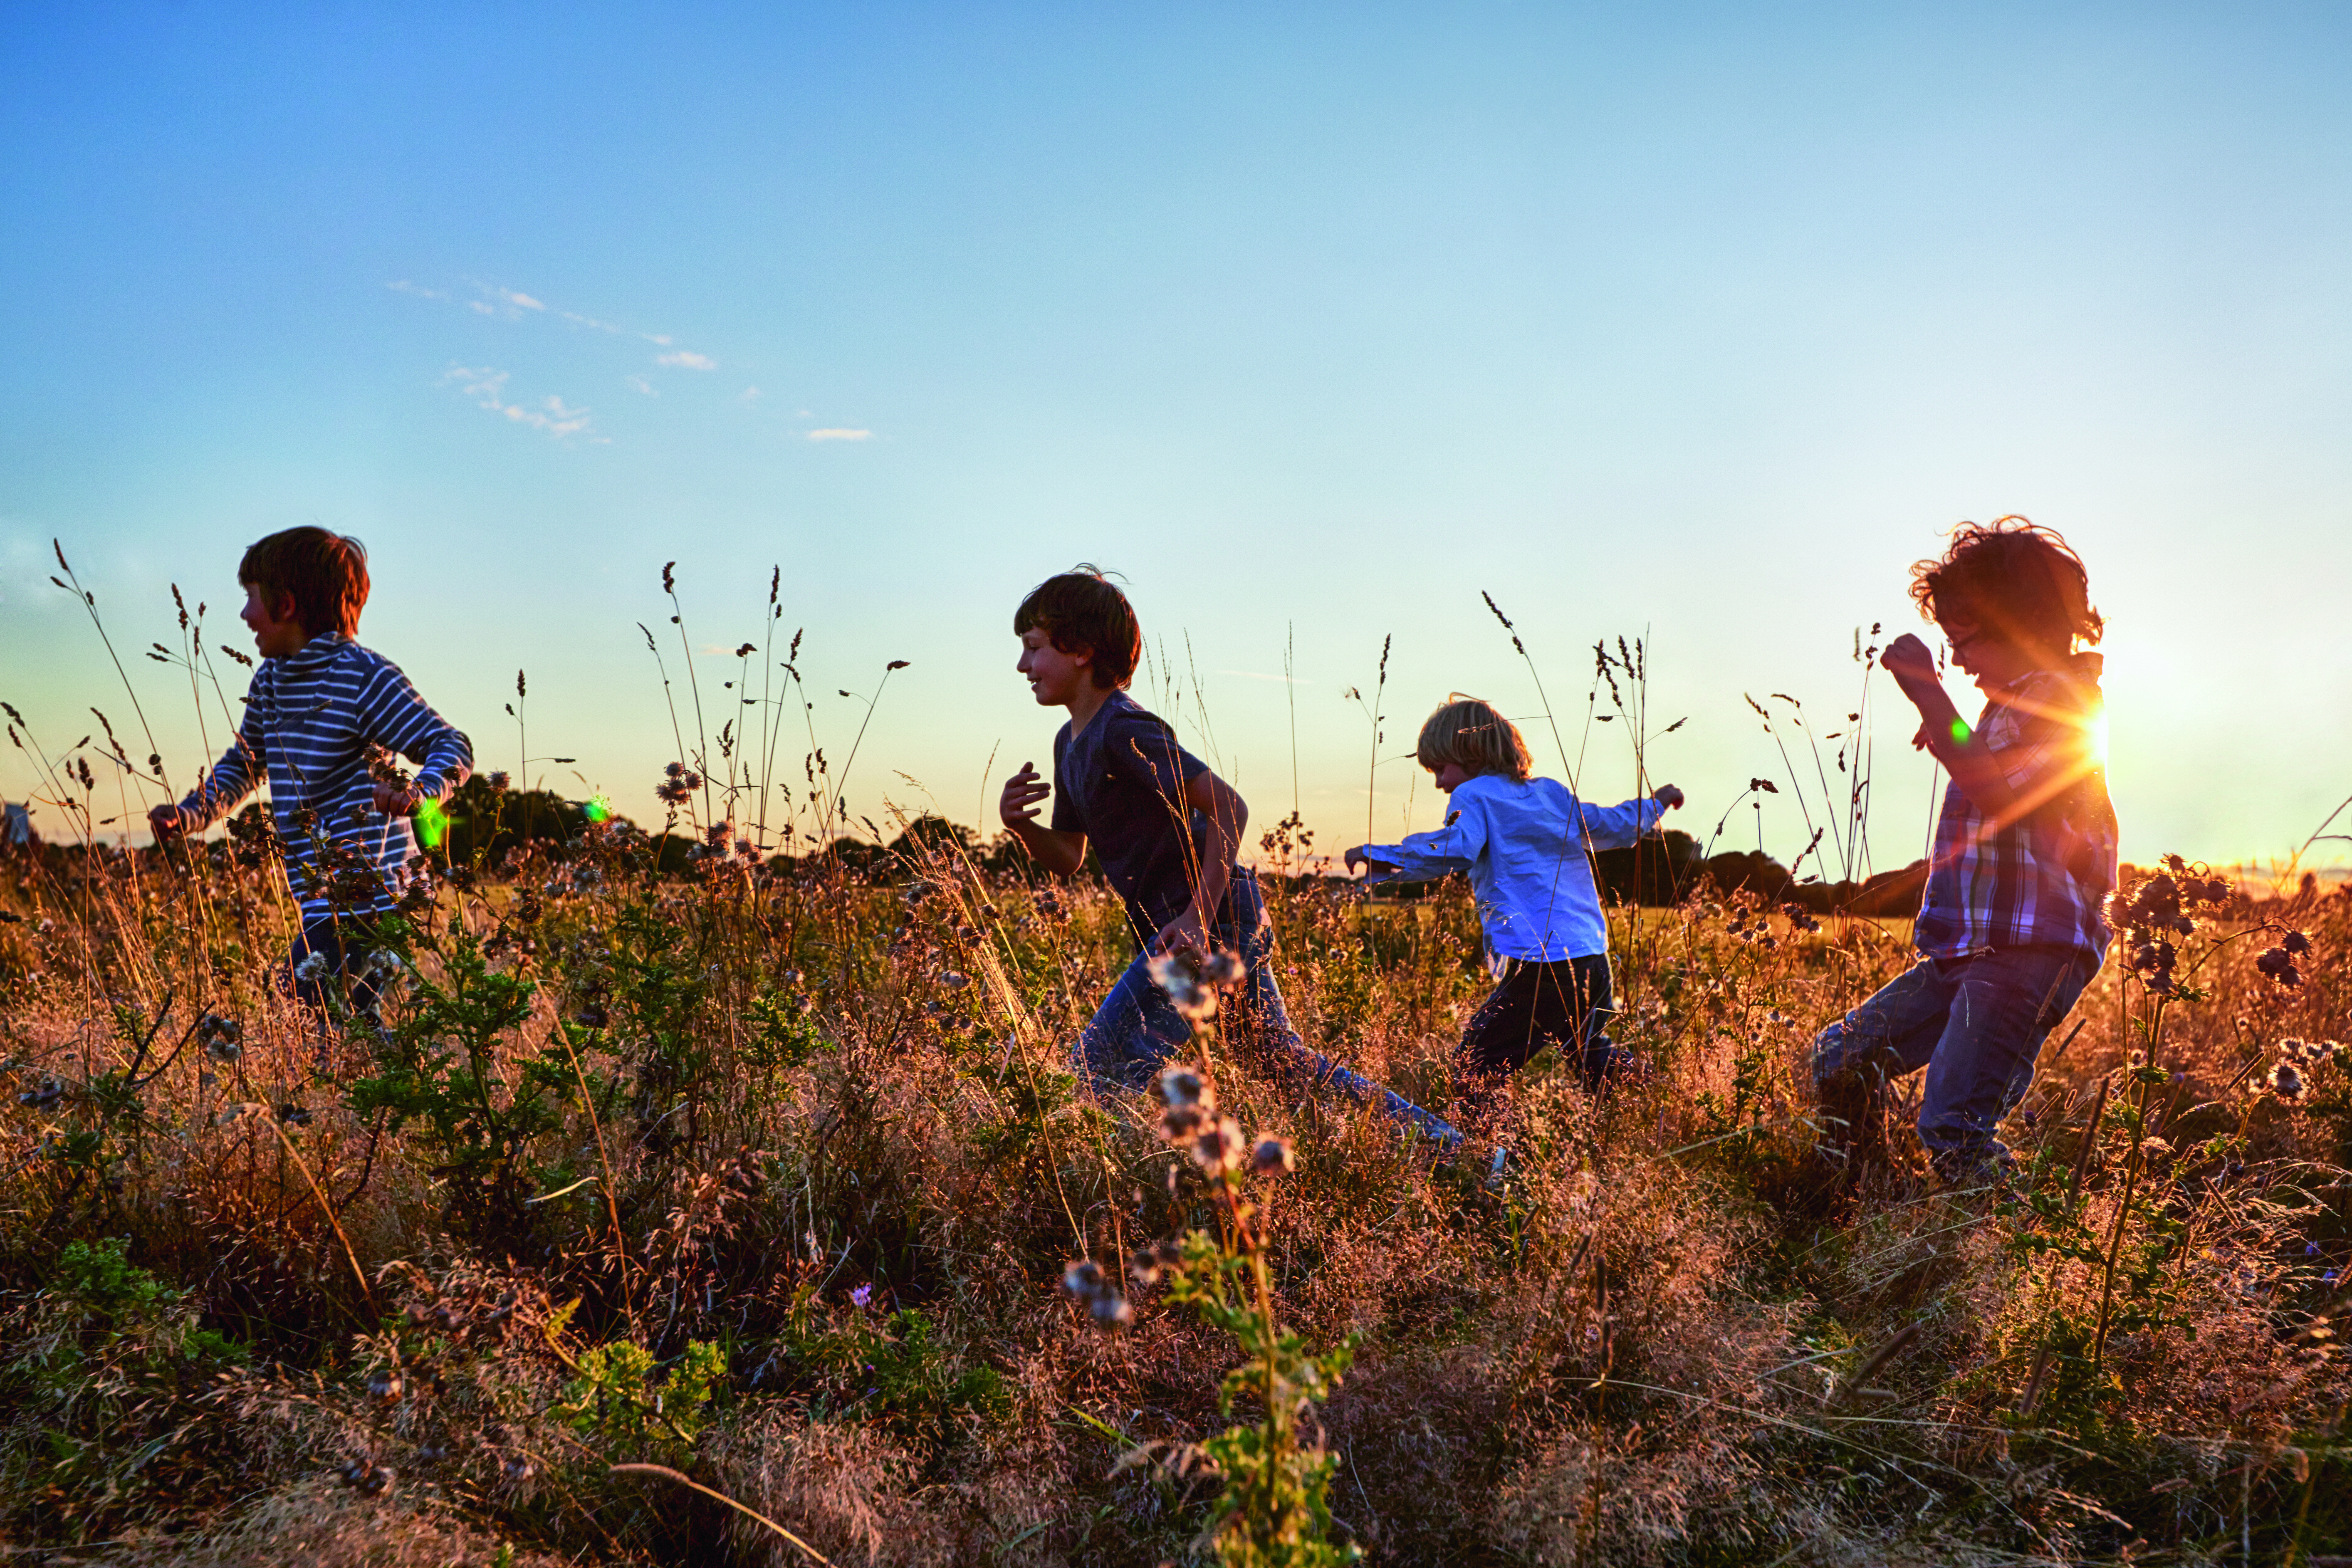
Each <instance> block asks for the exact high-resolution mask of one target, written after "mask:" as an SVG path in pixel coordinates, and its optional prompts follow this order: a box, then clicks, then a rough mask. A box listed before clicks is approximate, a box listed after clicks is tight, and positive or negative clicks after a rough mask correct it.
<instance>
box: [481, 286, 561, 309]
mask: <svg viewBox="0 0 2352 1568" xmlns="http://www.w3.org/2000/svg"><path fill="white" fill-rule="evenodd" d="M490 292H491V293H493V294H496V295H497V296H498V297H499V299H501V300H505V301H506V302H507V303H508V304H509V305H512V306H513V307H514V308H515V309H516V310H546V309H547V306H546V305H545V304H543V303H541V301H540V300H534V299H532V298H531V297H530V295H528V294H519V293H517V292H516V291H515V290H513V289H491V290H490Z"/></svg>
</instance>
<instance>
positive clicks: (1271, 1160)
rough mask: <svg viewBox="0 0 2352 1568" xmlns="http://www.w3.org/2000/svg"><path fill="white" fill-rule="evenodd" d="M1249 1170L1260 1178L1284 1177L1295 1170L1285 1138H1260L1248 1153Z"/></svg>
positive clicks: (1295, 1163) (1288, 1143)
mask: <svg viewBox="0 0 2352 1568" xmlns="http://www.w3.org/2000/svg"><path fill="white" fill-rule="evenodd" d="M1250 1169H1251V1170H1253V1171H1255V1172H1256V1173H1258V1174H1259V1175H1261V1176H1286V1175H1288V1174H1289V1173H1291V1172H1292V1171H1294V1170H1296V1169H1297V1162H1296V1161H1294V1160H1293V1159H1292V1158H1291V1154H1290V1140H1289V1139H1287V1138H1261V1139H1259V1140H1258V1141H1257V1147H1256V1148H1255V1149H1253V1150H1251V1151H1250Z"/></svg>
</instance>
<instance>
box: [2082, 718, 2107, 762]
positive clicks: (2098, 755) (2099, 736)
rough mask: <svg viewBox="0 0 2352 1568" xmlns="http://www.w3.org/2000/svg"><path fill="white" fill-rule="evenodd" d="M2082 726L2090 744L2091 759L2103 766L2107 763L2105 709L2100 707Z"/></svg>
mask: <svg viewBox="0 0 2352 1568" xmlns="http://www.w3.org/2000/svg"><path fill="white" fill-rule="evenodd" d="M2084 731H2085V733H2086V736H2087V738H2088V739H2089V741H2090V744H2091V761H2093V762H2094V763H2097V764H2098V765H2099V766H2101V767H2103V768H2104V767H2105V766H2106V765H2107V714H2106V710H2105V709H2101V710H2099V712H2098V714H2097V715H2096V716H2095V718H2093V719H2092V721H2090V723H2089V724H2087V725H2085V726H2084Z"/></svg>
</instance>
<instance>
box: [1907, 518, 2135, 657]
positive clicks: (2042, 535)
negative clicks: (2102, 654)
mask: <svg viewBox="0 0 2352 1568" xmlns="http://www.w3.org/2000/svg"><path fill="white" fill-rule="evenodd" d="M1911 597H1912V598H1913V599H1915V600H1916V601H1917V602H1918V605H1919V613H1920V615H1922V616H1926V617H1927V619H1929V620H1934V621H1941V620H1942V619H1943V618H1944V617H1945V616H1958V617H1961V618H1964V619H1967V620H1969V621H1973V622H1975V623H1976V624H1978V625H1979V626H1982V627H1984V628H1985V629H1986V630H1987V631H1990V632H1991V633H1992V634H1993V635H1994V636H1996V637H2000V638H2002V639H2003V640H2005V641H2008V642H2010V643H2012V644H2015V645H2017V646H2018V647H2026V648H2032V649H2036V650H2040V651H2043V652H2046V653H2053V654H2066V653H2070V652H2072V651H2073V650H2074V643H2075V641H2076V640H2077V639H2080V640H2081V641H2082V642H2084V644H2095V643H2096V642H2097V641H2098V640H2099V634H2100V633H2101V632H2102V631H2103V630H2104V629H2105V625H2106V622H2105V618H2104V617H2102V616H2100V614H2099V612H2098V611H2097V610H2095V609H2094V608H2093V607H2092V605H2091V574H2090V573H2089V572H2088V571H2086V570H2085V569H2084V565H2083V558H2082V557H2081V556H2079V555H2077V554H2075V553H2074V546H2073V545H2070V544H2068V543H2067V542H2066V539H2065V536H2064V535H2063V534H2061V533H2060V532H2059V531H2057V530H2056V529H2054V528H2044V527H2042V525H2041V524H2040V523H2038V522H2033V521H2029V520H2027V519H2025V518H2022V517H2018V516H2015V515H2011V516H2009V517H1997V518H1995V519H1993V521H1990V522H1982V523H1979V522H1964V523H1961V524H1960V525H1959V526H1958V528H1955V529H1954V530H1952V542H1951V543H1950V544H1949V545H1948V546H1947V547H1946V548H1945V551H1944V553H1943V554H1942V555H1940V556H1938V557H1937V559H1935V560H1933V561H1922V562H1919V563H1917V564H1916V565H1914V566H1913V567H1912V568H1911Z"/></svg>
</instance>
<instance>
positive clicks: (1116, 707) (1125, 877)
mask: <svg viewBox="0 0 2352 1568" xmlns="http://www.w3.org/2000/svg"><path fill="white" fill-rule="evenodd" d="M1208 771H1209V768H1208V764H1207V763H1203V762H1202V761H1201V759H1200V758H1198V757H1196V756H1194V755H1192V752H1188V751H1186V750H1185V749H1184V748H1183V747H1182V746H1181V745H1179V744H1178V743H1177V741H1176V731H1173V730H1171V729H1170V728H1169V727H1168V725H1167V724H1166V722H1165V721H1162V720H1160V718H1158V717H1157V716H1155V715H1154V714H1152V713H1150V712H1149V711H1147V710H1145V709H1144V708H1143V707H1142V706H1141V705H1140V704H1139V703H1138V702H1137V701H1136V700H1135V699H1134V698H1132V697H1129V695H1128V694H1127V693H1126V692H1124V691H1114V692H1112V693H1111V694H1110V697H1109V700H1107V701H1105V702H1104V703H1103V705H1102V707H1101V708H1099V709H1097V710H1096V712H1095V716H1094V718H1093V719H1092V720H1091V721H1088V722H1087V727H1086V728H1085V729H1083V730H1081V731H1078V732H1077V733H1076V734H1075V735H1073V734H1072V733H1071V732H1070V726H1069V725H1067V724H1064V725H1063V726H1062V729H1061V732H1060V733H1059V734H1056V735H1055V737H1054V820H1053V827H1054V831H1055V832H1056V833H1083V834H1085V835H1086V836H1087V839H1088V840H1089V841H1090V842H1091V843H1092V844H1093V846H1094V849H1095V853H1096V854H1097V856H1099V857H1100V858H1101V859H1102V868H1103V872H1104V874H1105V875H1107V876H1108V877H1109V878H1110V885H1111V886H1112V887H1114V888H1116V889H1118V895H1119V897H1120V898H1122V899H1125V900H1127V919H1128V923H1129V925H1131V926H1133V927H1134V928H1135V939H1136V941H1137V942H1149V941H1150V939H1151V938H1152V937H1153V936H1154V935H1156V934H1158V932H1159V931H1160V928H1161V927H1163V926H1165V925H1166V924H1167V923H1168V922H1169V921H1172V920H1174V919H1175V918H1176V917H1177V916H1179V915H1181V914H1182V913H1183V912H1184V911H1185V910H1187V909H1188V908H1190V907H1191V906H1192V886H1193V872H1194V862H1195V860H1196V858H1198V856H1199V854H1200V844H1201V841H1202V837H1203V833H1204V830H1205V827H1206V824H1205V823H1204V822H1203V821H1202V819H1201V815H1200V813H1198V812H1196V811H1193V810H1192V808H1191V807H1190V806H1188V805H1186V804H1185V802H1184V784H1185V783H1186V781H1188V780H1190V779H1192V777H1193V776H1194V775H1196V774H1199V773H1206V772H1208ZM1231 901H1232V895H1231V893H1230V892H1228V893H1227V896H1226V903H1227V904H1230V903H1231ZM1228 916H1229V910H1227V909H1225V908H1223V907H1221V908H1220V909H1219V910H1218V911H1217V918H1218V919H1219V920H1220V921H1223V920H1225V919H1227V918H1228Z"/></svg>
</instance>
